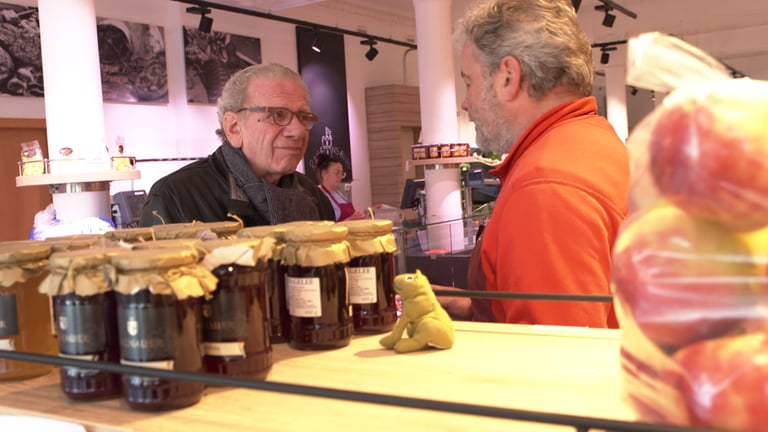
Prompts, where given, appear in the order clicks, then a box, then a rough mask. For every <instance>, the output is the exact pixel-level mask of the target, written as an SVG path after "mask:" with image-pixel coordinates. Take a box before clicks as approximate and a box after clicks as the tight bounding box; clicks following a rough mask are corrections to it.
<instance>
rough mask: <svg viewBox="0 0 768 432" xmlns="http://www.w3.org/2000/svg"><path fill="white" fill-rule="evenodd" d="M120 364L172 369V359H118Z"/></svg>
mask: <svg viewBox="0 0 768 432" xmlns="http://www.w3.org/2000/svg"><path fill="white" fill-rule="evenodd" d="M120 364H122V365H126V366H137V367H145V368H152V369H163V370H173V365H174V361H173V360H158V361H130V360H124V359H120Z"/></svg>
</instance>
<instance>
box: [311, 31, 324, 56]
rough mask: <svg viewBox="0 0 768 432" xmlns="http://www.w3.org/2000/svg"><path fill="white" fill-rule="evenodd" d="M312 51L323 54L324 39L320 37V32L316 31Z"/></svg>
mask: <svg viewBox="0 0 768 432" xmlns="http://www.w3.org/2000/svg"><path fill="white" fill-rule="evenodd" d="M312 51H314V52H318V53H319V52H323V38H321V37H320V32H319V31H317V30H315V38H314V39H313V40H312Z"/></svg>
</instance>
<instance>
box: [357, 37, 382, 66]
mask: <svg viewBox="0 0 768 432" xmlns="http://www.w3.org/2000/svg"><path fill="white" fill-rule="evenodd" d="M376 43H377V42H376V41H375V40H373V39H366V40H362V41H360V45H368V46H369V48H368V52H366V53H365V58H367V59H368V61H373V59H375V58H376V56H377V55H379V50H377V49H376V47H374V45H376Z"/></svg>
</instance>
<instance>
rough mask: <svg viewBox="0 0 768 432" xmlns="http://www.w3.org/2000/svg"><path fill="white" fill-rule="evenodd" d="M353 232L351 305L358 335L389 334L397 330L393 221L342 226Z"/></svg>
mask: <svg viewBox="0 0 768 432" xmlns="http://www.w3.org/2000/svg"><path fill="white" fill-rule="evenodd" d="M337 225H340V226H344V227H346V228H347V229H348V230H349V234H348V235H347V243H349V253H350V257H351V259H350V260H349V273H348V277H349V303H350V304H351V305H352V321H353V323H354V325H355V333H385V332H388V331H390V330H392V328H393V327H394V326H395V322H396V321H397V304H396V302H395V287H394V281H395V255H394V253H395V252H396V251H397V242H396V241H395V236H393V235H392V221H390V220H386V219H381V220H370V219H361V220H352V221H344V222H339V223H338V224H337Z"/></svg>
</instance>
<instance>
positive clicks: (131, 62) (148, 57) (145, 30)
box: [96, 18, 168, 103]
mask: <svg viewBox="0 0 768 432" xmlns="http://www.w3.org/2000/svg"><path fill="white" fill-rule="evenodd" d="M96 34H97V38H98V43H99V63H100V65H101V91H102V95H103V97H104V101H105V102H143V103H168V73H167V70H166V62H165V40H164V39H163V28H162V27H160V26H155V25H149V24H138V23H132V22H128V21H121V20H115V19H108V18H97V19H96Z"/></svg>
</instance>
